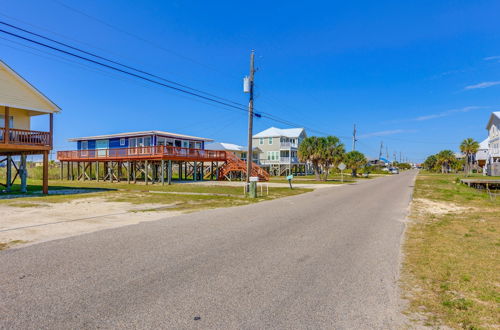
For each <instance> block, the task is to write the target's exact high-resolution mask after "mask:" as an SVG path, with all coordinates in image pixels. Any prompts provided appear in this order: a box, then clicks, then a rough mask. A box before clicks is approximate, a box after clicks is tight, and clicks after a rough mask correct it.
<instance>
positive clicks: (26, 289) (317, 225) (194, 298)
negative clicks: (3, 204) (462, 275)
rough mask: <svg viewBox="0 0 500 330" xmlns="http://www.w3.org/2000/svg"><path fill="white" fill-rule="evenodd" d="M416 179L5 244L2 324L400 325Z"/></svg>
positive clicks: (0, 267) (0, 257)
mask: <svg viewBox="0 0 500 330" xmlns="http://www.w3.org/2000/svg"><path fill="white" fill-rule="evenodd" d="M415 175H416V171H408V172H404V173H401V174H399V175H393V176H389V177H382V178H377V179H373V180H366V181H364V182H363V183H361V184H351V185H345V186H341V187H338V186H337V187H332V188H325V189H318V190H316V191H314V192H311V193H307V194H302V195H298V196H293V197H287V198H283V199H279V200H274V201H267V202H263V203H259V204H254V205H247V206H243V207H233V208H227V209H216V210H208V211H202V212H197V213H192V214H185V215H181V216H177V217H171V218H167V219H164V220H159V221H153V222H144V223H141V224H137V225H131V226H126V227H121V228H116V229H109V230H103V231H99V232H95V233H91V234H85V235H80V236H76V237H70V238H66V239H61V240H56V241H50V242H46V243H41V244H36V245H31V246H27V247H24V248H19V249H10V250H5V251H0V327H1V328H5V329H41V328H45V329H77V328H105V329H125V328H134V329H139V328H140V329H142V328H146V329H158V328H169V329H377V328H378V329H393V328H399V327H401V322H403V321H404V318H403V317H402V316H401V313H400V309H401V301H400V299H399V296H400V294H399V291H398V285H397V280H398V274H399V266H400V248H401V240H402V234H403V231H404V227H405V223H404V222H405V218H406V215H407V211H408V204H409V202H410V200H411V194H412V191H413V182H414V178H415Z"/></svg>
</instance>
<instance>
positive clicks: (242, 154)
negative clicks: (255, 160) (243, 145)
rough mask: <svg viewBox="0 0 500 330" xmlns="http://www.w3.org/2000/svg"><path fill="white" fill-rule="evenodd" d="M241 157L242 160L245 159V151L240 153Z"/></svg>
mask: <svg viewBox="0 0 500 330" xmlns="http://www.w3.org/2000/svg"><path fill="white" fill-rule="evenodd" d="M241 159H243V160H245V159H247V153H246V152H242V153H241Z"/></svg>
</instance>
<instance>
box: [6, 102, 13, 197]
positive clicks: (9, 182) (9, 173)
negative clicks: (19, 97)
mask: <svg viewBox="0 0 500 330" xmlns="http://www.w3.org/2000/svg"><path fill="white" fill-rule="evenodd" d="M6 112H7V111H6ZM6 166H7V168H6V171H7V173H6V182H5V190H6V191H7V192H10V190H11V188H12V156H7V165H6Z"/></svg>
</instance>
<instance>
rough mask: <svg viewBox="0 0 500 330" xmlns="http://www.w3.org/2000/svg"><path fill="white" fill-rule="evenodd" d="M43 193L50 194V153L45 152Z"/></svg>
mask: <svg viewBox="0 0 500 330" xmlns="http://www.w3.org/2000/svg"><path fill="white" fill-rule="evenodd" d="M42 181H43V182H42V193H43V194H44V195H47V194H48V193H49V152H48V151H44V152H43V178H42Z"/></svg>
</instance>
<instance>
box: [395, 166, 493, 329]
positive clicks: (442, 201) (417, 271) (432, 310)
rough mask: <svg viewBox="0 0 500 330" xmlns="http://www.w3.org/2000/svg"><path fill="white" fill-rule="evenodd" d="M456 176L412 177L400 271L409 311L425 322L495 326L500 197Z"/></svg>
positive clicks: (471, 326)
mask: <svg viewBox="0 0 500 330" xmlns="http://www.w3.org/2000/svg"><path fill="white" fill-rule="evenodd" d="M455 178H456V177H455V176H453V175H430V174H424V175H419V176H418V177H417V181H416V186H415V199H414V202H413V203H412V209H411V216H410V218H411V220H412V222H411V224H410V225H409V228H408V229H407V233H406V243H405V246H404V253H405V261H404V264H403V272H402V285H403V288H404V289H405V298H407V299H408V300H409V301H410V306H409V310H408V312H409V314H410V315H414V316H415V315H417V316H419V317H417V319H419V318H420V316H422V315H424V316H425V323H426V325H430V326H440V325H447V326H450V327H452V328H464V329H483V328H484V329H487V328H495V327H500V317H499V316H500V291H499V289H500V277H499V274H500V262H499V259H500V258H499V250H500V235H499V234H500V201H491V200H490V199H489V197H488V195H487V194H486V193H484V192H481V191H477V190H474V189H473V188H468V187H466V186H464V185H461V184H457V183H456V182H455Z"/></svg>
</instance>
